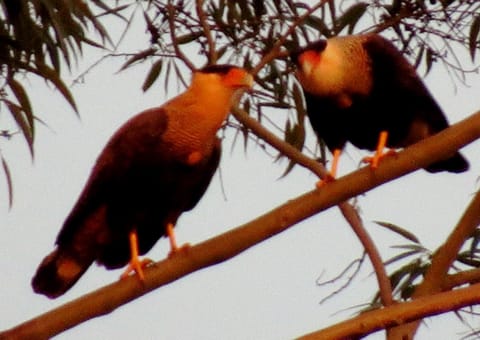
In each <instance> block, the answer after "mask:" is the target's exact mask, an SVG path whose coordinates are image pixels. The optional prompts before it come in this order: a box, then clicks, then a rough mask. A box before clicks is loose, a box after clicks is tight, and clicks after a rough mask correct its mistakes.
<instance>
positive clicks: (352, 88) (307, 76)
mask: <svg viewBox="0 0 480 340" xmlns="http://www.w3.org/2000/svg"><path fill="white" fill-rule="evenodd" d="M362 43H363V42H362V39H361V38H360V37H359V36H348V37H335V38H331V39H329V40H328V41H327V45H326V47H325V49H324V50H323V51H322V52H320V57H319V59H318V61H317V62H316V63H315V64H314V65H309V66H307V67H305V66H304V67H302V70H300V72H299V73H298V79H299V81H300V83H301V84H302V86H303V87H304V88H305V90H306V91H308V92H310V93H312V94H314V95H317V96H322V97H330V98H337V99H338V100H339V101H340V102H341V103H342V106H348V105H349V103H350V102H351V99H350V97H351V96H352V95H366V94H368V93H369V91H370V90H371V88H372V85H373V84H372V77H371V66H370V59H369V57H368V55H367V54H366V51H365V49H364V48H363V45H362ZM308 68H310V70H309V69H308Z"/></svg>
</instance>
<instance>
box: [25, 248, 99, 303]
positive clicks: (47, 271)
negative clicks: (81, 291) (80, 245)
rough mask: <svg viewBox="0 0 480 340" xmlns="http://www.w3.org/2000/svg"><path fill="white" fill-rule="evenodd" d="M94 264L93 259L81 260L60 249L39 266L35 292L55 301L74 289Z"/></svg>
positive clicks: (34, 278)
mask: <svg viewBox="0 0 480 340" xmlns="http://www.w3.org/2000/svg"><path fill="white" fill-rule="evenodd" d="M92 262H93V259H91V260H90V259H79V258H78V256H74V255H73V254H72V253H71V252H69V251H68V250H66V249H62V248H61V247H58V248H57V249H55V250H54V251H53V252H52V253H50V254H49V255H48V256H46V257H45V258H44V259H43V261H42V263H40V266H38V269H37V272H36V273H35V276H34V277H33V279H32V287H33V290H34V291H35V293H38V294H43V295H46V296H48V297H49V298H51V299H54V298H56V297H58V296H60V295H62V294H63V293H65V292H66V291H67V290H68V289H69V288H70V287H72V286H73V285H74V284H75V282H77V280H78V279H79V278H80V277H81V276H82V274H83V273H84V272H85V271H86V270H87V269H88V267H89V266H90V265H91V264H92Z"/></svg>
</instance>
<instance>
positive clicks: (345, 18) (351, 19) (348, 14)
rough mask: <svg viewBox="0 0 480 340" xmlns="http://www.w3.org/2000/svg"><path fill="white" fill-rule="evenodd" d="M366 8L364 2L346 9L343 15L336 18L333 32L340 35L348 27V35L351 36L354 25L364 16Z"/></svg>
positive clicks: (366, 5)
mask: <svg viewBox="0 0 480 340" xmlns="http://www.w3.org/2000/svg"><path fill="white" fill-rule="evenodd" d="M367 8H368V4H367V3H365V2H359V3H356V4H354V5H352V6H351V7H350V8H348V9H347V10H346V11H345V12H344V13H343V15H342V16H341V17H340V18H338V21H337V25H336V27H335V31H336V32H337V33H340V32H341V31H342V30H343V29H344V28H345V27H346V26H348V34H352V32H353V30H354V28H355V25H356V24H357V23H358V21H359V20H360V18H361V17H362V16H363V15H364V14H365V12H366V10H367Z"/></svg>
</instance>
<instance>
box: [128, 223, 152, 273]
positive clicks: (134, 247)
mask: <svg viewBox="0 0 480 340" xmlns="http://www.w3.org/2000/svg"><path fill="white" fill-rule="evenodd" d="M128 238H129V241H130V254H131V255H130V256H131V258H130V263H129V264H128V266H127V268H126V269H125V271H124V272H123V274H122V275H121V276H120V279H125V278H126V277H128V276H130V275H131V274H132V273H136V274H137V275H138V278H139V279H140V281H142V282H143V281H144V280H145V275H144V274H143V268H145V267H147V266H148V265H149V264H151V263H152V262H153V261H152V260H150V259H147V258H145V259H142V260H140V258H139V257H138V238H137V232H136V231H135V230H133V231H131V232H130V234H129V235H128Z"/></svg>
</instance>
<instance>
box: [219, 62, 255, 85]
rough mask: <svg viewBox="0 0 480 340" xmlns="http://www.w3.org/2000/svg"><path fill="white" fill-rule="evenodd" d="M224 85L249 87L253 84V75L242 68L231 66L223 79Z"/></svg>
mask: <svg viewBox="0 0 480 340" xmlns="http://www.w3.org/2000/svg"><path fill="white" fill-rule="evenodd" d="M223 81H224V83H225V85H227V86H229V87H244V88H248V89H249V88H251V87H252V86H253V77H252V75H251V74H250V73H248V72H247V71H245V70H244V69H242V68H236V67H234V68H232V69H231V70H230V71H228V73H227V74H226V75H225V77H224V79H223Z"/></svg>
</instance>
